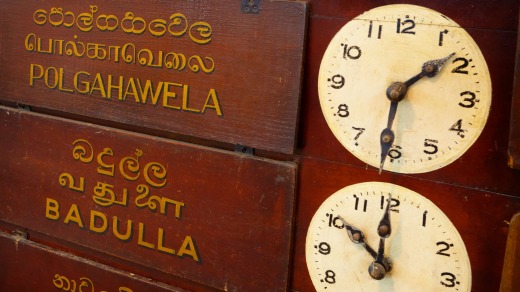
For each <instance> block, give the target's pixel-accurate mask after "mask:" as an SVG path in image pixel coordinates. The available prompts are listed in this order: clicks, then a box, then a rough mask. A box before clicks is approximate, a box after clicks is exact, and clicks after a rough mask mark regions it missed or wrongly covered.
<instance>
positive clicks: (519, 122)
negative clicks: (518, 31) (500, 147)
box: [508, 22, 520, 169]
mask: <svg viewBox="0 0 520 292" xmlns="http://www.w3.org/2000/svg"><path fill="white" fill-rule="evenodd" d="M518 27H519V28H520V22H519V23H518ZM514 74H515V75H514V76H515V79H514V84H513V101H512V104H511V124H510V130H509V153H508V154H509V162H508V163H509V166H510V167H512V168H515V169H520V37H518V39H517V42H516V56H515V73H514Z"/></svg>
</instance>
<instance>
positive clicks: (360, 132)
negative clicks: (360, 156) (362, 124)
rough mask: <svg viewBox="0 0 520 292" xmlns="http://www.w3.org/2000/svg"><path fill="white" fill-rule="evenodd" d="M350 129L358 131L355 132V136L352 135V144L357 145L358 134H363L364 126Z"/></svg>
mask: <svg viewBox="0 0 520 292" xmlns="http://www.w3.org/2000/svg"><path fill="white" fill-rule="evenodd" d="M352 129H353V130H356V131H358V133H357V134H356V137H354V141H356V143H355V144H354V145H356V146H358V145H359V143H358V139H359V136H361V134H363V133H364V132H365V128H356V127H352Z"/></svg>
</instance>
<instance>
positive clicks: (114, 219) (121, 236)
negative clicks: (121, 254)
mask: <svg viewBox="0 0 520 292" xmlns="http://www.w3.org/2000/svg"><path fill="white" fill-rule="evenodd" d="M118 226H119V220H118V219H117V216H114V217H112V231H113V232H114V235H115V236H116V237H117V238H119V239H120V240H122V241H127V240H129V239H130V238H131V237H132V220H127V221H126V233H125V234H122V233H120V232H119V227H118Z"/></svg>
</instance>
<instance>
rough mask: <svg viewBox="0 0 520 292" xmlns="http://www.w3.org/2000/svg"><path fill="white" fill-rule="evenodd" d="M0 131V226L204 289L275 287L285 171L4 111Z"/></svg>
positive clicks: (287, 186) (280, 269) (286, 197)
mask: <svg viewBox="0 0 520 292" xmlns="http://www.w3.org/2000/svg"><path fill="white" fill-rule="evenodd" d="M0 132H1V133H2V139H0V153H2V159H1V160H0V219H1V220H3V221H6V222H9V223H12V224H16V225H19V226H22V227H25V228H28V229H29V230H35V231H38V232H41V233H44V234H47V235H50V236H53V237H55V238H58V239H60V240H65V241H69V242H72V243H75V244H78V245H82V246H84V247H88V248H90V249H93V250H96V251H98V252H101V253H104V254H109V255H112V256H115V257H118V258H121V259H124V260H127V261H131V262H135V263H137V264H140V265H143V266H146V267H149V268H151V269H156V270H159V271H162V272H164V273H168V274H171V275H175V276H178V277H181V278H185V279H189V280H192V281H195V282H197V283H201V284H204V285H206V286H208V287H214V288H217V289H221V290H225V289H230V290H233V289H238V290H243V291H254V290H258V289H260V288H261V289H266V288H268V289H269V290H271V291H274V290H284V289H285V288H286V286H287V281H288V272H289V258H290V247H291V238H292V236H291V232H292V221H293V219H292V218H293V205H294V196H295V180H296V165H295V164H294V163H285V162H277V161H271V160H266V159H259V158H255V157H252V156H246V155H244V154H236V153H233V152H226V151H218V150H212V149H209V148H204V147H200V146H194V145H190V144H184V143H179V142H173V141H169V140H165V139H161V138H156V137H152V136H146V135H139V134H133V133H129V132H124V131H121V130H114V129H111V128H106V127H100V126H93V125H91V124H86V123H81V122H71V121H67V120H62V119H59V118H54V117H50V116H44V115H40V114H33V113H30V112H24V111H20V110H13V109H8V108H0ZM30 232H31V231H29V233H30ZM57 244H59V243H57ZM245 267H254V269H255V272H254V273H244V268H245ZM267 274H270V275H271V276H269V277H258V275H267Z"/></svg>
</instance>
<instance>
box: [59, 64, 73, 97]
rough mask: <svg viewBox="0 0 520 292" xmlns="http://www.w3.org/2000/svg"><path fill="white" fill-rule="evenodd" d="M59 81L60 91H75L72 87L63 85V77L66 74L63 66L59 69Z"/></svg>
mask: <svg viewBox="0 0 520 292" xmlns="http://www.w3.org/2000/svg"><path fill="white" fill-rule="evenodd" d="M59 76H60V78H59V81H58V90H59V91H63V92H71V93H72V92H74V90H72V89H70V88H64V87H63V78H64V76H65V72H63V68H60V70H59Z"/></svg>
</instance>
